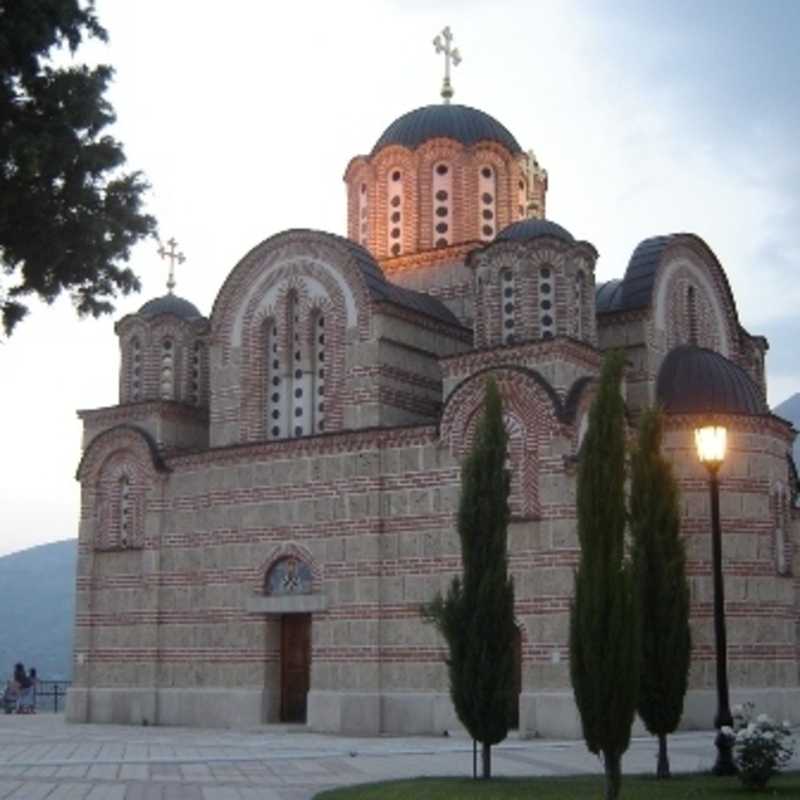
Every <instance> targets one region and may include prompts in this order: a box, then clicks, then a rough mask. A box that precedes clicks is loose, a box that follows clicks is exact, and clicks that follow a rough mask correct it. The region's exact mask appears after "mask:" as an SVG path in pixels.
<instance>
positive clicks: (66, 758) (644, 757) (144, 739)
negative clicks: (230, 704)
mask: <svg viewBox="0 0 800 800" xmlns="http://www.w3.org/2000/svg"><path fill="white" fill-rule="evenodd" d="M712 742H713V735H712V734H709V733H685V734H678V735H677V736H673V737H670V757H671V762H672V768H673V770H674V771H676V772H693V771H698V770H707V769H708V768H709V767H710V765H711V762H712V760H713V758H714V747H713V743H712ZM655 752H656V747H655V742H654V740H652V739H636V740H634V742H633V743H632V745H631V749H630V750H629V752H628V753H627V754H626V756H625V761H624V769H625V771H626V772H650V771H652V770H653V769H654V767H655ZM492 766H493V772H494V774H495V775H565V774H580V773H598V774H599V773H600V772H601V768H600V763H599V761H598V760H597V758H595V757H594V756H592V755H591V754H590V753H588V752H587V750H586V748H585V746H584V745H583V744H582V743H579V742H561V741H549V740H531V741H523V740H519V739H516V740H515V739H511V740H508V741H506V742H504V743H503V744H502V745H500V746H499V747H497V748H495V750H494V753H493V758H492ZM793 766H794V768H800V760H798V759H797V758H796V759H795V762H794V765H793ZM471 774H472V743H471V741H469V740H468V739H466V738H462V737H458V736H456V737H452V738H446V737H441V738H440V737H404V738H400V737H381V738H372V739H356V738H350V737H340V736H327V735H321V734H314V733H307V732H305V731H304V730H302V729H294V728H292V727H288V726H283V727H277V726H276V727H272V726H265V727H262V728H257V729H253V730H248V731H226V730H220V731H218V730H207V729H195V728H140V727H125V726H121V725H69V724H67V723H65V722H64V718H63V716H62V715H60V714H59V715H55V714H41V715H35V716H16V715H11V716H5V715H2V716H0V800H45V798H46V799H47V800H308V798H312V797H313V796H314V795H315V794H316V793H317V792H319V791H322V790H323V789H327V788H332V787H335V786H342V785H344V784H352V783H364V782H369V781H377V780H387V779H391V778H405V777H411V776H415V775H465V776H468V775H471Z"/></svg>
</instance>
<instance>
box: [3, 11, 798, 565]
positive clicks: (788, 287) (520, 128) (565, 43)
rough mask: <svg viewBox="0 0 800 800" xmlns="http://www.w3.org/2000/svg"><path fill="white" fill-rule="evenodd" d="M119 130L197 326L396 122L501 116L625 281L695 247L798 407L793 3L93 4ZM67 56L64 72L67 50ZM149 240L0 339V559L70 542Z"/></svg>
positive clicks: (325, 212)
mask: <svg viewBox="0 0 800 800" xmlns="http://www.w3.org/2000/svg"><path fill="white" fill-rule="evenodd" d="M96 6H97V13H98V17H99V19H100V22H101V23H102V24H103V25H104V27H105V28H106V29H107V31H108V33H109V39H110V41H109V43H108V44H107V45H104V44H102V43H96V42H90V43H88V44H85V45H84V46H82V47H81V48H80V49H79V50H78V52H77V54H76V56H75V60H76V61H78V62H88V63H108V64H111V65H112V66H113V67H114V69H115V81H114V83H113V85H112V87H111V88H110V90H109V93H108V99H109V100H110V101H111V103H112V105H113V106H114V109H115V111H116V114H117V122H116V124H115V126H114V128H113V130H112V131H111V132H112V133H113V135H114V136H115V137H117V138H118V139H119V140H120V141H122V142H123V144H124V146H125V152H126V155H127V157H128V164H127V168H128V169H136V170H141V171H142V172H143V173H144V174H145V176H146V177H147V180H148V181H149V183H150V185H151V190H150V191H149V192H148V196H147V210H148V212H149V213H152V214H153V215H154V216H155V217H156V218H157V219H158V221H159V232H160V235H161V237H162V239H164V240H166V239H169V238H170V237H171V236H174V237H175V238H176V239H177V240H178V243H179V246H180V249H181V250H182V251H183V253H184V254H185V255H186V263H185V264H183V265H182V266H180V267H179V268H178V274H177V281H178V287H177V290H176V291H177V293H178V294H180V295H182V296H184V297H186V298H188V299H189V300H191V301H192V302H193V303H195V305H197V306H198V307H199V308H200V309H201V311H203V312H204V313H206V314H208V313H209V311H210V308H211V305H212V303H213V301H214V298H215V296H216V293H217V291H218V290H219V288H220V286H221V285H222V282H223V280H224V279H225V277H226V276H227V274H228V273H229V272H230V271H231V270H232V269H233V267H234V266H235V265H236V263H237V262H238V261H239V259H240V258H242V256H244V255H245V253H247V252H248V251H249V250H250V249H251V248H252V247H254V246H255V245H256V244H258V243H259V242H261V241H263V240H264V239H266V238H267V237H269V236H270V235H272V234H274V233H276V232H278V231H281V230H285V229H287V228H295V227H302V228H315V229H321V230H327V231H332V232H335V233H340V234H344V233H345V211H346V205H345V191H344V183H343V181H342V176H343V174H344V170H345V167H346V166H347V163H348V161H349V160H350V158H351V157H352V156H354V155H357V154H362V153H367V152H369V151H370V149H371V148H372V146H373V144H374V142H375V141H376V140H377V139H378V137H379V136H380V134H381V133H382V132H383V130H384V129H385V128H386V127H387V126H388V125H389V124H390V123H391V122H392V121H393V120H394V119H395V118H396V117H398V116H400V115H401V114H403V113H405V112H406V111H409V110H411V109H413V108H416V107H418V106H421V105H427V104H429V103H435V102H438V101H439V99H440V98H439V89H440V85H441V77H442V57H441V56H437V55H436V54H435V52H434V48H433V44H432V40H433V37H434V36H435V35H436V34H437V33H439V32H440V31H441V29H442V28H443V27H444V26H445V25H450V27H451V29H452V31H453V34H454V36H455V45H457V46H458V48H459V50H460V52H461V55H462V57H463V61H462V63H461V64H460V65H459V66H458V67H457V68H455V69H454V71H453V76H452V79H453V86H454V88H455V97H454V100H453V102H457V103H464V104H466V105H471V106H475V107H478V108H481V109H483V110H484V111H486V112H488V113H489V114H491V115H492V116H494V117H496V118H497V119H499V120H500V121H501V122H502V123H503V124H504V125H505V126H506V127H507V128H508V129H509V130H510V131H511V132H512V133H513V134H514V135H515V137H516V138H517V140H518V141H519V142H520V144H521V145H522V146H523V148H525V149H528V148H532V149H533V150H534V151H535V153H536V157H537V159H538V160H539V162H540V163H541V164H542V166H544V167H545V168H546V169H547V171H548V174H549V186H550V189H549V192H548V197H547V216H548V217H549V218H550V219H553V220H555V221H557V222H558V223H560V224H561V225H563V226H565V227H566V228H567V229H569V230H570V231H571V232H572V233H573V234H574V235H575V236H576V237H577V238H580V239H585V240H588V241H590V242H592V244H594V246H595V247H596V248H597V250H598V251H599V253H600V258H599V261H598V265H597V274H596V277H597V281H598V282H600V281H605V280H608V279H610V278H614V277H621V276H622V275H623V273H624V271H625V266H626V264H627V262H628V259H629V257H630V255H631V253H632V252H633V250H634V248H635V247H636V245H637V244H638V243H639V242H640V241H641V240H642V239H644V238H646V237H649V236H653V235H657V234H664V233H672V232H676V231H690V232H693V233H696V234H698V235H699V236H701V237H702V238H703V239H704V240H705V241H706V242H707V243H708V244H709V246H710V247H711V249H712V250H713V251H714V252H715V253H716V255H717V257H718V258H719V259H720V261H721V263H722V265H723V267H724V269H725V270H726V273H727V275H728V278H729V280H730V283H731V287H732V289H733V293H734V297H735V299H736V303H737V307H738V311H739V317H740V321H741V323H742V324H743V325H744V326H745V327H746V328H747V329H748V330H749V331H750V332H751V333H758V334H763V335H765V336H767V337H768V339H769V341H770V351H769V354H768V358H767V374H768V392H769V401H770V403H771V404H772V405H775V404H777V403H779V402H781V401H783V400H784V399H786V398H787V397H789V396H791V395H792V394H794V393H795V392H800V362H798V359H797V356H796V354H797V350H796V347H795V342H796V341H798V340H799V339H800V315H798V314H797V309H798V307H800V281H798V280H797V279H796V274H797V267H798V265H800V237H799V236H798V234H799V233H800V224H798V223H800V192H799V191H798V187H799V186H800V148H798V147H797V137H798V132H799V131H800V102H798V101H799V100H800V98H799V97H798V89H797V87H798V86H800V80H799V79H800V48H797V46H796V42H797V39H798V36H800V2H794V0H692V1H691V2H689V1H688V0H670V2H668V3H666V2H660V1H659V0H636V2H628V0H616V1H615V2H612V1H611V0H607V1H606V0H557V1H556V2H536V1H535V0H528V1H527V2H513V1H512V0H493V1H492V2H486V1H485V0H481V1H480V2H473V1H472V0H458V1H457V2H435V0H399V1H398V2H394V1H392V0H369V2H349V1H348V0H337V2H335V3H331V2H318V1H317V0H305V2H303V3H286V2H271V0H262V2H252V0H227V2H225V3H219V2H210V0H171V2H163V0H137V2H136V3H121V2H118V1H117V2H114V0H98V2H97V4H96ZM57 58H58V59H59V60H66V61H69V60H70V57H69V56H68V55H66V54H59V55H58V56H57ZM157 249H158V244H157V243H156V242H154V241H146V242H143V243H140V244H139V245H138V246H137V247H136V249H135V251H134V253H133V257H132V259H131V266H132V267H133V269H134V271H135V272H136V273H137V274H138V275H139V276H140V277H141V279H142V285H143V290H142V292H141V294H140V295H132V296H128V297H121V298H119V300H118V303H117V310H116V312H115V314H113V315H112V316H110V317H104V318H102V319H100V320H93V319H89V320H78V319H77V317H76V316H75V314H74V311H73V309H72V307H71V304H70V301H69V298H62V299H60V300H58V301H57V302H56V303H54V304H53V305H52V306H44V305H42V304H37V303H35V302H34V303H32V305H31V314H30V315H29V316H28V317H27V318H26V319H25V320H24V321H23V322H22V323H21V324H20V325H19V326H18V328H17V330H16V331H15V332H14V334H13V335H12V336H11V337H10V338H8V339H7V340H5V341H3V342H2V343H0V380H1V381H2V391H0V431H1V432H2V436H1V437H0V555H2V554H4V553H9V552H13V551H16V550H20V549H23V548H26V547H30V546H34V545H36V544H40V543H44V542H48V541H55V540H58V539H64V538H68V537H71V536H75V535H76V534H77V528H78V519H79V501H80V497H79V487H78V484H77V482H76V481H75V470H76V467H77V464H78V461H79V458H80V452H81V450H80V448H81V426H80V422H79V420H78V418H77V416H76V410H77V409H88V408H98V407H103V406H108V405H113V404H115V403H116V402H117V401H118V368H119V351H118V345H117V339H116V336H115V335H114V331H113V326H114V320H115V319H118V318H120V317H121V316H123V315H124V314H126V313H131V312H133V311H136V310H137V309H138V308H139V307H140V306H141V305H142V304H143V303H144V302H145V301H146V300H147V299H149V298H151V297H154V296H158V295H161V294H163V293H164V292H165V282H166V277H167V270H166V262H164V261H161V260H160V259H159V257H158V254H157Z"/></svg>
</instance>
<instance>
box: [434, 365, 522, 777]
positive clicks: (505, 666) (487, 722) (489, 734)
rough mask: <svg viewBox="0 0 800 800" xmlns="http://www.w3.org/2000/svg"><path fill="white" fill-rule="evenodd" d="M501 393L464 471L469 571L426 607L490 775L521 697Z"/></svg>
mask: <svg viewBox="0 0 800 800" xmlns="http://www.w3.org/2000/svg"><path fill="white" fill-rule="evenodd" d="M506 447H507V435H506V431H505V428H504V426H503V416H502V405H501V399H500V392H499V391H498V388H497V385H496V383H495V382H494V380H491V379H490V380H489V381H488V382H487V385H486V398H485V403H484V409H483V414H482V416H481V418H480V420H479V422H478V425H477V429H476V431H475V439H474V443H473V446H472V449H471V451H470V452H469V454H468V455H467V457H466V459H465V460H464V463H463V466H462V470H461V498H460V503H459V509H458V534H459V537H460V539H461V560H462V567H463V571H462V575H461V577H456V578H454V579H453V582H452V584H451V585H450V588H449V591H448V592H447V595H446V597H444V598H443V597H441V596H439V597H437V598H436V599H435V600H434V601H433V602H432V603H431V604H429V605H428V606H426V608H425V614H426V616H427V617H428V619H429V620H431V621H433V622H434V623H435V624H436V626H437V627H438V628H439V630H440V631H441V633H442V634H443V636H444V637H445V639H446V640H447V645H448V648H449V658H448V661H447V664H448V669H449V675H450V694H451V696H452V698H453V704H454V705H455V709H456V713H457V714H458V718H459V719H460V720H461V722H462V723H463V724H464V727H466V729H467V730H468V731H469V733H470V734H471V735H472V737H473V738H474V739H476V740H477V741H479V742H481V743H482V746H483V747H482V755H483V777H484V778H489V777H490V776H491V746H492V745H493V744H497V743H498V742H501V741H502V740H503V739H505V737H506V736H507V734H508V727H509V720H510V709H511V704H512V702H514V701H515V700H516V698H515V697H514V672H513V666H514V665H513V642H514V634H515V628H514V586H513V582H512V579H511V578H510V576H509V575H508V557H507V548H506V538H507V527H508V519H509V509H508V493H509V476H508V471H507V470H506V467H505V462H506Z"/></svg>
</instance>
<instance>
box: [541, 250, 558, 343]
mask: <svg viewBox="0 0 800 800" xmlns="http://www.w3.org/2000/svg"><path fill="white" fill-rule="evenodd" d="M539 333H540V335H541V337H542V339H552V338H553V336H555V334H556V278H555V270H554V269H553V268H552V267H550V266H544V267H542V268H541V269H540V270H539Z"/></svg>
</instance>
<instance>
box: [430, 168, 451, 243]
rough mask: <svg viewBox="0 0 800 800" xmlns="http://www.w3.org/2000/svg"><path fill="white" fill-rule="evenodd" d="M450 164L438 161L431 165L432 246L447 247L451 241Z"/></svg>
mask: <svg viewBox="0 0 800 800" xmlns="http://www.w3.org/2000/svg"><path fill="white" fill-rule="evenodd" d="M452 172H453V171H452V169H450V165H449V164H446V163H444V162H439V163H438V164H434V166H433V180H432V181H431V187H432V188H431V191H432V193H433V197H432V198H431V208H432V209H433V221H432V225H433V235H432V237H431V238H432V241H433V244H434V247H447V245H449V244H450V243H451V242H452V229H453V210H452V209H453V175H452Z"/></svg>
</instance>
